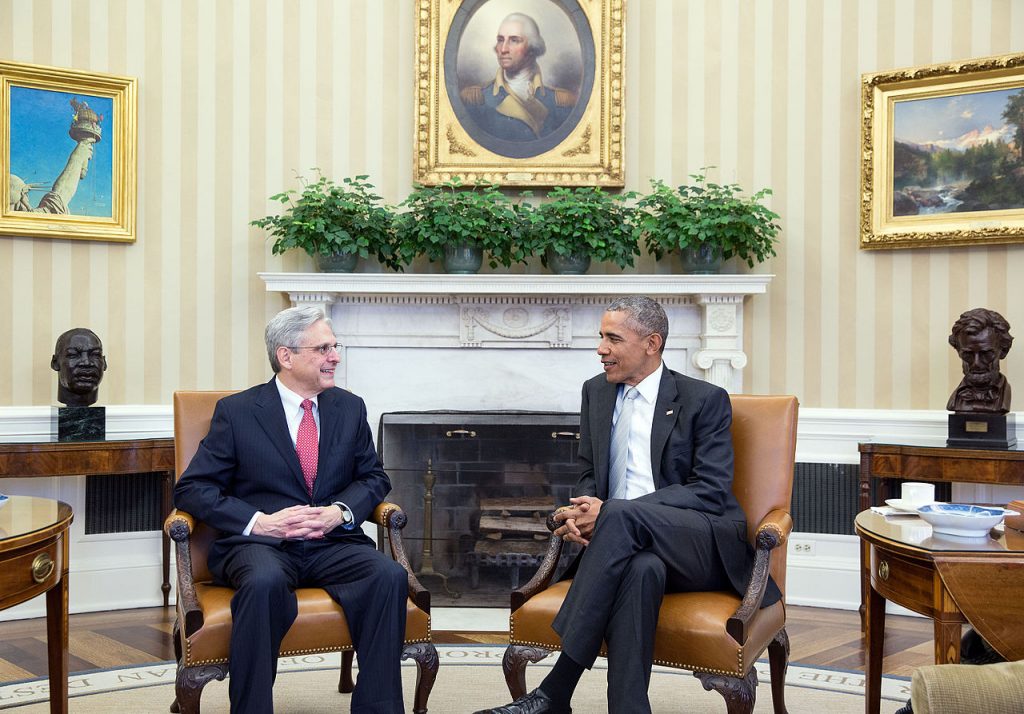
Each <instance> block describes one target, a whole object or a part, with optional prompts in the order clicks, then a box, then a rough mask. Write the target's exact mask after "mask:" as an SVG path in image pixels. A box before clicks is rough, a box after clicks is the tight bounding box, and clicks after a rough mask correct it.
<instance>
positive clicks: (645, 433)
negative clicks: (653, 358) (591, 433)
mask: <svg viewBox="0 0 1024 714" xmlns="http://www.w3.org/2000/svg"><path fill="white" fill-rule="evenodd" d="M664 370H665V363H664V362H662V363H661V364H660V365H658V368H657V369H656V370H654V371H653V372H652V373H651V374H649V375H647V377H645V378H644V379H643V381H642V382H640V384H638V385H636V391H637V396H636V398H635V399H634V400H633V423H632V424H631V425H630V429H629V459H628V460H627V461H626V487H625V490H624V491H623V493H624V494H625V495H624V498H627V499H632V498H638V497H640V496H644V495H646V494H648V493H652V492H653V491H654V467H653V466H652V465H651V428H652V427H653V425H654V405H655V403H656V402H657V401H658V388H659V387H660V386H661V373H662V372H663V371H664ZM627 389H629V386H628V385H625V384H620V385H619V394H618V396H617V397H616V398H615V411H614V413H613V414H612V424H613V425H614V424H615V423H616V422H617V421H618V420H619V412H620V411H621V410H622V402H623V400H624V396H623V395H625V393H626V390H627ZM610 487H611V485H610V484H609V488H610Z"/></svg>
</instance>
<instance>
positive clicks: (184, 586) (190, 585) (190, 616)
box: [164, 509, 203, 637]
mask: <svg viewBox="0 0 1024 714" xmlns="http://www.w3.org/2000/svg"><path fill="white" fill-rule="evenodd" d="M195 527H196V520H195V518H193V517H192V516H191V514H188V513H186V512H185V511H179V510H177V509H175V510H173V511H171V513H170V515H168V516H167V519H166V520H165V521H164V532H165V533H167V536H168V537H169V538H170V539H171V540H172V541H174V556H175V569H176V570H177V575H178V613H179V616H180V617H181V622H182V627H183V628H184V631H185V636H186V637H190V636H192V634H193V633H195V632H197V631H198V630H199V628H201V627H202V626H203V611H202V609H200V607H199V599H198V598H197V597H196V584H195V582H194V581H193V580H192V551H191V549H190V548H189V537H190V536H191V535H192V531H194V530H195Z"/></svg>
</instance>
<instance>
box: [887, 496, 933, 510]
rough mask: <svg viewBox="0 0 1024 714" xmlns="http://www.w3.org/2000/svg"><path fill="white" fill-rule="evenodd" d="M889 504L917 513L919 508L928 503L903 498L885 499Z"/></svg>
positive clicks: (897, 508) (898, 508)
mask: <svg viewBox="0 0 1024 714" xmlns="http://www.w3.org/2000/svg"><path fill="white" fill-rule="evenodd" d="M885 504H886V505H887V506H892V507H893V508H895V509H896V510H897V511H903V512H904V513H917V509H918V508H920V507H921V506H924V505H926V504H924V503H911V502H910V501H904V500H903V499H902V498H887V499H885Z"/></svg>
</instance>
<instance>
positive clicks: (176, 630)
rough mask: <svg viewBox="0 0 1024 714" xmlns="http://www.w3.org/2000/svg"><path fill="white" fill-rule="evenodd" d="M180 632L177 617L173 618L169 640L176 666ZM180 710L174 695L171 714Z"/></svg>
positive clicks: (179, 664)
mask: <svg viewBox="0 0 1024 714" xmlns="http://www.w3.org/2000/svg"><path fill="white" fill-rule="evenodd" d="M180 633H181V626H180V624H179V622H178V618H174V629H173V630H172V631H171V641H172V642H173V643H174V660H175V661H176V662H177V663H178V667H179V668H180V667H181V640H180V639H179V638H178V635H179V634H180ZM180 711H181V707H180V706H178V697H174V701H173V702H171V712H172V714H178V712H180Z"/></svg>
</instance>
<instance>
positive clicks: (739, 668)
mask: <svg viewBox="0 0 1024 714" xmlns="http://www.w3.org/2000/svg"><path fill="white" fill-rule="evenodd" d="M508 643H509V644H510V645H522V646H526V647H540V648H541V649H543V650H550V651H552V652H561V651H562V647H561V646H560V645H552V644H551V643H549V642H533V641H531V640H517V639H516V633H515V622H514V621H513V619H512V617H511V616H509V618H508ZM754 660H755V661H756V660H757V658H756V657H755V658H754ZM654 664H660V665H662V666H663V667H675V668H676V669H686V670H689V671H691V672H694V671H698V670H699V671H701V672H707V673H708V674H724V675H726V676H728V677H742V676H743V674H737V673H736V672H742V673H744V674H745V672H744V669H743V649H742V648H737V650H736V671H735V672H730V671H728V670H725V669H709V668H707V667H698V666H697V665H692V664H686V663H685V662H673V661H670V660H662V659H656V660H654Z"/></svg>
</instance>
